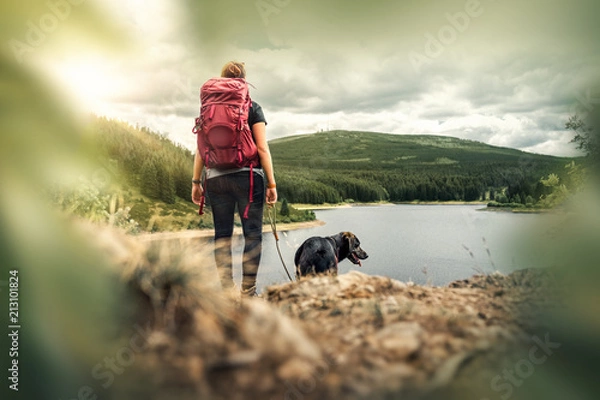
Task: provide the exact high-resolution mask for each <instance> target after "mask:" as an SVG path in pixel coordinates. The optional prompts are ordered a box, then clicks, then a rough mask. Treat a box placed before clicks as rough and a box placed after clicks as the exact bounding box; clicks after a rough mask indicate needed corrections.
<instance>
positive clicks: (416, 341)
mask: <svg viewBox="0 0 600 400" xmlns="http://www.w3.org/2000/svg"><path fill="white" fill-rule="evenodd" d="M422 335H423V329H422V328H421V325H419V324H418V323H417V322H397V323H395V324H392V325H388V326H386V327H385V328H383V329H381V330H380V331H379V332H377V333H376V334H374V335H372V336H371V337H370V338H369V339H368V340H369V342H370V343H371V345H373V346H375V347H377V348H379V349H380V350H381V351H382V352H383V353H384V354H385V356H386V358H387V359H388V360H403V359H406V358H408V357H409V356H411V355H412V354H414V353H415V352H417V351H418V350H419V348H420V347H421V342H422V341H421V336H422Z"/></svg>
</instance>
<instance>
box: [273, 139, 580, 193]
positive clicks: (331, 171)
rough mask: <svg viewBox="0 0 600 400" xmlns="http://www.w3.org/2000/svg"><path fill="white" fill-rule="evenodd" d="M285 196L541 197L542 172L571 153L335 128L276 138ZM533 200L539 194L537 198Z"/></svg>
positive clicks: (557, 169) (558, 167) (558, 166)
mask: <svg viewBox="0 0 600 400" xmlns="http://www.w3.org/2000/svg"><path fill="white" fill-rule="evenodd" d="M270 146H271V153H272V155H273V159H274V163H275V168H276V171H277V176H278V187H279V191H280V195H281V196H283V197H286V198H287V199H288V200H289V201H291V202H305V203H321V202H334V203H335V202H338V201H342V200H347V199H352V200H355V201H361V202H369V201H414V200H422V201H454V200H456V201H476V200H486V199H489V198H490V197H491V199H492V200H494V199H495V198H496V197H497V196H506V197H507V198H508V200H511V199H514V198H515V197H517V195H518V197H517V201H518V202H523V203H525V201H526V199H527V198H528V197H530V199H533V201H537V200H538V199H539V197H540V196H541V195H543V194H544V190H545V188H544V187H543V185H541V184H540V183H539V180H540V178H542V177H543V176H547V175H548V174H550V173H557V174H559V175H560V176H564V166H565V164H567V162H568V161H569V160H568V159H566V158H559V157H552V156H545V155H537V154H530V153H526V152H522V151H519V150H515V149H509V148H503V147H495V146H490V145H486V144H484V143H480V142H475V141H470V140H463V139H457V138H453V137H445V136H433V135H392V134H384V133H373V132H353V131H330V132H320V133H315V134H307V135H297V136H291V137H286V138H281V139H276V140H272V141H271V142H270ZM530 201H531V200H530Z"/></svg>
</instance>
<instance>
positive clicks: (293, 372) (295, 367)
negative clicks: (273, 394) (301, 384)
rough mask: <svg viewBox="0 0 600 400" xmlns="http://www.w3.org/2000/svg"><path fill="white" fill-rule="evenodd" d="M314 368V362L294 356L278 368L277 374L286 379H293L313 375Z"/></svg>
mask: <svg viewBox="0 0 600 400" xmlns="http://www.w3.org/2000/svg"><path fill="white" fill-rule="evenodd" d="M314 370H315V365H314V364H312V363H309V362H308V361H306V360H303V359H300V358H292V359H291V360H288V361H287V362H285V363H284V364H282V365H281V366H280V367H279V368H277V372H276V374H277V377H278V378H280V379H282V380H284V381H286V380H287V381H292V380H298V379H302V378H306V377H307V376H310V375H313V373H314Z"/></svg>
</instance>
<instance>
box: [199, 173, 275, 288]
mask: <svg viewBox="0 0 600 400" xmlns="http://www.w3.org/2000/svg"><path fill="white" fill-rule="evenodd" d="M206 191H207V195H208V197H209V200H210V206H211V209H212V212H213V221H214V224H215V262H216V264H217V271H219V277H220V279H221V284H222V286H223V287H225V288H227V287H231V286H233V272H232V256H231V236H232V235H233V220H234V215H235V211H236V207H237V210H238V213H239V215H240V218H241V220H242V229H243V232H244V256H243V260H242V272H243V280H242V289H244V290H247V289H249V288H251V287H253V286H255V285H256V274H257V273H258V265H259V263H260V257H261V252H262V223H263V210H264V202H265V182H264V178H263V176H262V175H261V174H259V173H257V172H254V190H253V195H252V197H253V199H252V203H250V208H249V210H248V218H247V219H245V218H243V213H244V210H245V209H246V206H247V205H248V203H249V194H250V172H248V171H241V172H236V173H232V174H227V175H222V176H219V177H216V178H211V179H209V180H207V184H206Z"/></svg>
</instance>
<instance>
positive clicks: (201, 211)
mask: <svg viewBox="0 0 600 400" xmlns="http://www.w3.org/2000/svg"><path fill="white" fill-rule="evenodd" d="M207 163H208V150H207V151H206V154H205V155H204V168H207V167H206V166H207V165H208V164H207ZM207 186H208V179H206V171H204V176H203V177H202V196H200V208H199V209H198V215H204V203H205V202H206V188H207Z"/></svg>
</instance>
